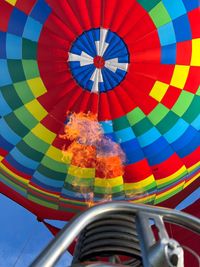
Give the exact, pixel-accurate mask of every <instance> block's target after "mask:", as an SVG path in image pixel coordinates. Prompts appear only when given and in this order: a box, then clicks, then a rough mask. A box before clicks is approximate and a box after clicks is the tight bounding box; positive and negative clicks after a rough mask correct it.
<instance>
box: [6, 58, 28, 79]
mask: <svg viewBox="0 0 200 267" xmlns="http://www.w3.org/2000/svg"><path fill="white" fill-rule="evenodd" d="M7 63H8V69H9V73H10V77H11V79H12V81H13V83H15V82H20V81H24V80H26V77H25V75H24V69H23V66H22V62H21V60H13V59H8V60H7Z"/></svg>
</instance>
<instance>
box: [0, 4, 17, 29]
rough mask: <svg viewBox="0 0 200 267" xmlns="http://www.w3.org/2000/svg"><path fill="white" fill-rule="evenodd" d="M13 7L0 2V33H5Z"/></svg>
mask: <svg viewBox="0 0 200 267" xmlns="http://www.w3.org/2000/svg"><path fill="white" fill-rule="evenodd" d="M13 8H14V7H13V6H12V5H10V4H8V3H7V2H5V1H4V0H0V10H1V17H0V31H3V32H6V31H7V29H8V23H9V20H10V15H11V13H12V11H13Z"/></svg>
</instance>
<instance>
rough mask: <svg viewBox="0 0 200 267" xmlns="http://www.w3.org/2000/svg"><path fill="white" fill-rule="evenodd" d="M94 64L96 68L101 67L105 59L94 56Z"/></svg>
mask: <svg viewBox="0 0 200 267" xmlns="http://www.w3.org/2000/svg"><path fill="white" fill-rule="evenodd" d="M93 62H94V65H95V67H96V68H98V69H102V68H103V67H104V66H105V60H104V58H103V57H101V56H96V57H94V59H93Z"/></svg>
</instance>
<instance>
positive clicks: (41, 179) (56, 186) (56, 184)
mask: <svg viewBox="0 0 200 267" xmlns="http://www.w3.org/2000/svg"><path fill="white" fill-rule="evenodd" d="M33 177H34V178H35V179H36V180H37V181H39V182H40V183H42V184H44V185H47V186H50V187H51V188H54V190H55V189H57V190H59V189H60V188H62V187H63V185H64V181H60V180H56V179H51V178H48V177H46V176H44V175H43V174H41V173H39V172H38V171H36V172H35V173H34V175H33Z"/></svg>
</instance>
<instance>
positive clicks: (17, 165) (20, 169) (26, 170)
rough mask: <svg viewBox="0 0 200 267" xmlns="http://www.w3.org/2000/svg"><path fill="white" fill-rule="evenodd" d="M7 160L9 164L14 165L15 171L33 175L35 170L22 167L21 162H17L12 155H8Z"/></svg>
mask: <svg viewBox="0 0 200 267" xmlns="http://www.w3.org/2000/svg"><path fill="white" fill-rule="evenodd" d="M5 159H6V160H7V162H8V163H9V164H10V165H12V166H13V167H14V168H15V169H17V170H19V171H21V172H23V173H26V174H28V175H33V173H34V170H32V169H30V168H27V167H25V166H22V165H21V164H20V163H19V162H17V161H16V160H15V159H14V158H13V157H12V156H11V155H10V154H8V155H7V156H6V157H5Z"/></svg>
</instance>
